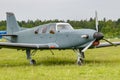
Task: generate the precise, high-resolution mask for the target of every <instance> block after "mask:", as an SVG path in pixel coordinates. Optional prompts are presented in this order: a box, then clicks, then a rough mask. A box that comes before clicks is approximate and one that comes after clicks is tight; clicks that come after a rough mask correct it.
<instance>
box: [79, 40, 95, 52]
mask: <svg viewBox="0 0 120 80" xmlns="http://www.w3.org/2000/svg"><path fill="white" fill-rule="evenodd" d="M94 41H95V40H93V41H91V42H90V44H89V45H87V46H86V47H85V48H84V49H83V50H82V51H81V52H85V51H86V50H87V49H88V48H89V47H90V46H91V45H92V44H93V42H94Z"/></svg>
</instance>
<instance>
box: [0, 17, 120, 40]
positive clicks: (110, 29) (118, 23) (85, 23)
mask: <svg viewBox="0 0 120 80" xmlns="http://www.w3.org/2000/svg"><path fill="white" fill-rule="evenodd" d="M55 22H67V23H70V24H71V25H72V27H73V28H75V29H82V28H89V29H95V19H94V18H90V19H89V20H67V21H64V20H58V19H55V20H44V21H42V20H39V19H37V20H35V21H33V20H27V21H18V23H19V25H20V26H22V27H25V28H32V27H35V26H39V25H42V24H47V23H55ZM0 30H6V21H0ZM99 31H100V32H102V33H104V35H105V37H107V38H114V37H118V38H120V19H118V20H106V19H105V18H104V19H103V20H100V21H99Z"/></svg>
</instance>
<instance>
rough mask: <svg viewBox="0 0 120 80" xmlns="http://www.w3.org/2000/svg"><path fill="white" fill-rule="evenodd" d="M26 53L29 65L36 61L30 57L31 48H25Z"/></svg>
mask: <svg viewBox="0 0 120 80" xmlns="http://www.w3.org/2000/svg"><path fill="white" fill-rule="evenodd" d="M26 55H27V59H28V60H30V64H31V65H34V64H36V61H35V60H34V59H32V58H31V50H30V49H26Z"/></svg>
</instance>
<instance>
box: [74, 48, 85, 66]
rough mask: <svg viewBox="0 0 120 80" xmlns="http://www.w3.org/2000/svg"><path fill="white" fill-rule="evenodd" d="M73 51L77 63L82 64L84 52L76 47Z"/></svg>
mask: <svg viewBox="0 0 120 80" xmlns="http://www.w3.org/2000/svg"><path fill="white" fill-rule="evenodd" d="M74 51H75V52H76V53H77V64H78V65H82V64H83V63H84V58H85V55H84V52H81V50H80V49H76V50H74Z"/></svg>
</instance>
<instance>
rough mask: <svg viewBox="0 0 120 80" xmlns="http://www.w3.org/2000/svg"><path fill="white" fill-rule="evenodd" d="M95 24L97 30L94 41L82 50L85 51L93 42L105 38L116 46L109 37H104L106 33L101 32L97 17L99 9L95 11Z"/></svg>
mask: <svg viewBox="0 0 120 80" xmlns="http://www.w3.org/2000/svg"><path fill="white" fill-rule="evenodd" d="M95 24H96V25H95V26H96V31H97V32H95V33H94V35H93V37H94V38H95V39H94V40H93V41H91V42H90V43H89V44H88V45H87V46H86V47H85V48H84V49H83V50H82V52H85V51H86V50H87V49H88V48H89V47H90V46H92V45H93V43H94V42H95V41H98V42H99V41H100V40H105V41H106V42H108V43H109V44H111V45H113V46H116V45H115V44H113V43H112V42H110V41H108V40H107V39H104V35H103V33H101V32H99V27H98V17H97V11H95Z"/></svg>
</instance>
